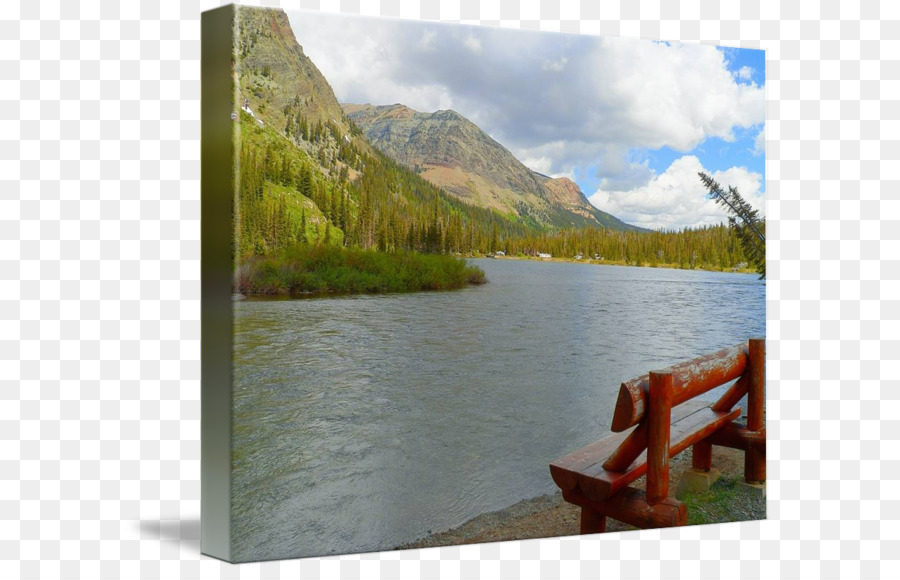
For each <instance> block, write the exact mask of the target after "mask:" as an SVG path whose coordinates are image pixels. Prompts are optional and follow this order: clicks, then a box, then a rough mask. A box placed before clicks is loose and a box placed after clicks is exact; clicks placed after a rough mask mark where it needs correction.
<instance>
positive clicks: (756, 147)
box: [751, 125, 766, 155]
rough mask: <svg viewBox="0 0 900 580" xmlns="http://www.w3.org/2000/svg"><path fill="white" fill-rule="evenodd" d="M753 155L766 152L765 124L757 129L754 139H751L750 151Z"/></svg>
mask: <svg viewBox="0 0 900 580" xmlns="http://www.w3.org/2000/svg"><path fill="white" fill-rule="evenodd" d="M751 153H753V154H754V155H765V154H766V126H765V125H763V126H762V127H760V129H759V133H757V134H756V139H754V141H753V151H751Z"/></svg>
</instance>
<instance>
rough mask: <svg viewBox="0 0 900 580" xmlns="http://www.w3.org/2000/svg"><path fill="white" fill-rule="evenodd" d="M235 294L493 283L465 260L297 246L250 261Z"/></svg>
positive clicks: (241, 269)
mask: <svg viewBox="0 0 900 580" xmlns="http://www.w3.org/2000/svg"><path fill="white" fill-rule="evenodd" d="M234 278H235V286H236V288H235V290H236V291H238V292H242V293H245V294H291V295H310V294H316V295H318V294H360V293H376V292H414V291H418V290H451V289H456V288H463V287H465V286H467V285H469V284H484V283H485V282H487V279H486V278H485V275H484V272H483V271H482V270H481V269H480V268H478V267H476V266H470V265H469V264H467V263H466V261H465V260H463V259H462V258H456V257H453V256H446V255H435V254H417V253H413V252H401V253H384V252H375V251H370V250H359V249H344V248H340V247H335V246H326V245H315V246H308V245H297V246H293V247H291V248H288V249H286V250H284V251H283V252H282V253H281V254H278V255H274V256H266V257H255V258H250V259H247V260H244V261H243V262H242V263H241V264H240V266H239V268H238V275H236V276H235V277H234Z"/></svg>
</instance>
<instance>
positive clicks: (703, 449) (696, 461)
mask: <svg viewBox="0 0 900 580" xmlns="http://www.w3.org/2000/svg"><path fill="white" fill-rule="evenodd" d="M691 467H693V468H694V469H696V470H697V471H709V470H710V469H712V443H710V442H709V440H707V439H704V440H703V441H698V442H696V443H694V446H693V447H692V448H691Z"/></svg>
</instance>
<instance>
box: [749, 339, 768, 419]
mask: <svg viewBox="0 0 900 580" xmlns="http://www.w3.org/2000/svg"><path fill="white" fill-rule="evenodd" d="M765 393H766V339H764V338H751V339H750V361H749V364H748V367H747V429H748V430H750V431H759V430H760V429H762V426H763V419H764V412H765V409H764V408H763V406H764V405H765V397H766V395H765Z"/></svg>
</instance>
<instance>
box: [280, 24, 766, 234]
mask: <svg viewBox="0 0 900 580" xmlns="http://www.w3.org/2000/svg"><path fill="white" fill-rule="evenodd" d="M288 17H289V19H290V22H291V27H292V28H293V30H294V34H295V36H296V37H297V41H298V42H299V43H300V45H301V46H302V47H303V50H304V52H305V53H306V55H307V56H309V57H310V58H311V59H312V61H313V63H315V64H316V66H317V67H318V68H319V70H320V71H321V72H322V73H323V74H324V75H325V78H326V79H327V80H328V82H329V83H330V84H331V86H332V88H333V89H334V92H335V95H336V96H337V98H338V100H339V101H340V102H341V103H370V104H373V105H391V104H395V103H402V104H404V105H406V106H408V107H410V108H412V109H415V110H417V111H423V112H434V111H437V110H443V109H452V110H454V111H456V112H458V113H460V114H462V115H463V116H465V117H467V118H468V119H469V120H471V121H472V122H474V123H475V124H476V125H478V126H479V127H481V128H482V129H483V130H484V131H486V132H487V133H488V134H489V135H490V136H491V137H493V138H494V139H496V140H497V141H499V142H500V143H501V144H502V145H503V146H504V147H506V148H507V149H509V150H510V151H511V152H512V153H513V154H514V155H515V156H516V157H517V158H518V159H519V160H520V161H522V162H523V163H524V164H525V165H526V166H528V167H530V168H531V169H533V170H535V171H538V172H541V173H543V174H546V175H550V176H553V177H561V176H565V177H569V178H571V179H573V180H574V181H575V182H576V183H577V184H578V185H579V187H581V190H582V191H583V192H584V194H585V195H586V196H587V197H588V199H589V200H590V201H591V203H593V204H594V205H595V206H597V207H598V208H600V209H602V210H604V211H606V212H609V213H611V214H613V215H614V216H616V217H618V218H620V219H622V220H623V221H625V222H627V223H631V224H635V225H639V226H642V227H646V228H652V229H661V228H665V229H682V228H684V227H695V226H699V225H710V224H717V223H721V222H723V221H725V219H726V213H725V211H724V210H723V209H722V208H721V207H720V206H718V205H716V204H715V203H714V202H713V201H712V200H709V199H707V197H706V195H705V190H704V188H703V186H702V184H701V183H700V179H699V177H698V176H697V173H698V172H700V171H704V172H707V173H710V174H712V175H713V177H714V178H715V179H716V180H717V181H719V183H720V184H722V185H723V186H725V187H727V186H729V185H731V186H734V187H737V189H738V190H739V191H740V192H741V194H742V195H743V196H744V197H745V199H747V200H748V201H749V202H750V203H751V204H752V205H753V206H754V207H756V208H757V209H759V210H760V212H761V213H765V204H764V196H765V155H764V133H763V131H764V126H765V52H764V51H761V50H751V49H738V48H723V47H714V46H709V45H697V44H682V43H677V42H671V43H670V42H656V41H647V40H637V39H625V38H609V37H598V36H586V35H573V34H560V33H551V32H534V31H522V30H511V29H503V28H488V27H475V26H463V25H451V24H441V23H432V22H420V21H410V20H387V19H380V18H378V19H374V18H364V17H350V16H340V15H333V14H321V13H309V12H299V11H298V12H288Z"/></svg>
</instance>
